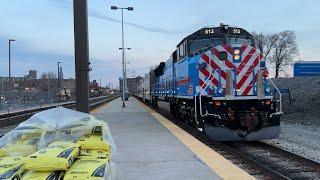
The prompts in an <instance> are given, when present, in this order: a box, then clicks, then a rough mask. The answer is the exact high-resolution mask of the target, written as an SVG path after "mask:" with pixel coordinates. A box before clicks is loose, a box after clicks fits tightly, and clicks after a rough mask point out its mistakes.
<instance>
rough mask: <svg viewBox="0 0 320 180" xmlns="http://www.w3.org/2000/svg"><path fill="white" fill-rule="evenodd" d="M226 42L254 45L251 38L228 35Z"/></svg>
mask: <svg viewBox="0 0 320 180" xmlns="http://www.w3.org/2000/svg"><path fill="white" fill-rule="evenodd" d="M227 43H228V44H246V45H250V46H254V43H253V40H252V39H251V38H240V37H229V38H227Z"/></svg>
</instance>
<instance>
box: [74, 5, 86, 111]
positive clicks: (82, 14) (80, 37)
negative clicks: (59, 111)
mask: <svg viewBox="0 0 320 180" xmlns="http://www.w3.org/2000/svg"><path fill="white" fill-rule="evenodd" d="M73 19H74V47H75V72H76V110H77V111H81V112H84V113H89V71H90V69H89V38H88V8H87V0H73Z"/></svg>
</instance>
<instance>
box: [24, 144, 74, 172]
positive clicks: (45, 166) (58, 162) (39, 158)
mask: <svg viewBox="0 0 320 180" xmlns="http://www.w3.org/2000/svg"><path fill="white" fill-rule="evenodd" d="M78 154H79V145H78V144H76V143H72V142H62V141H57V142H54V143H51V144H50V145H49V146H48V147H47V148H45V149H41V150H39V151H37V152H35V153H33V154H32V155H30V156H29V157H27V158H26V163H25V167H26V169H28V170H33V171H59V170H67V169H68V168H69V167H70V166H71V165H72V163H73V161H74V159H75V158H76V157H77V156H78Z"/></svg>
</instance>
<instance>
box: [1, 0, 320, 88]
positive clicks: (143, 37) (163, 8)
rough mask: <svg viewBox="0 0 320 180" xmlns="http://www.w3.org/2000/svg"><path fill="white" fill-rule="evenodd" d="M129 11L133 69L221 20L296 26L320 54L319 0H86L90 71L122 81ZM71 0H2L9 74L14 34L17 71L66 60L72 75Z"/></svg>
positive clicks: (251, 27)
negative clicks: (127, 8)
mask: <svg viewBox="0 0 320 180" xmlns="http://www.w3.org/2000/svg"><path fill="white" fill-rule="evenodd" d="M111 5H116V6H119V7H128V6H133V7H134V11H125V12H124V21H125V25H124V30H125V47H130V48H131V50H130V51H126V59H127V61H129V64H128V65H127V66H128V69H129V72H128V76H129V77H133V76H134V75H142V76H143V75H144V73H147V72H148V70H149V69H150V67H152V66H154V65H157V64H159V62H160V61H165V60H166V59H168V57H169V56H170V54H171V53H172V52H173V51H174V49H175V47H176V45H177V43H178V42H179V41H180V40H181V39H183V38H184V37H185V36H187V35H188V34H191V33H193V32H194V31H196V30H198V29H200V28H202V27H204V26H209V25H215V26H218V25H219V23H221V22H222V23H224V24H229V25H235V26H238V27H242V28H245V29H246V30H248V31H249V32H252V31H256V32H262V33H276V32H280V31H283V30H293V31H295V33H296V36H297V44H298V48H299V56H297V57H296V60H298V59H302V60H320V46H319V42H320V11H319V7H320V1H317V0H282V1H279V0H269V1H257V0H246V1H236V0H234V1H217V0H202V1H199V0H161V1H151V0H135V1H133V0H122V1H117V0H88V14H89V19H88V21H89V27H88V28H89V48H90V53H89V54H90V62H91V68H92V69H93V70H92V72H90V79H91V80H93V79H97V80H98V81H99V80H100V79H101V80H102V84H103V85H105V84H109V82H110V83H112V84H114V86H117V85H118V84H119V83H118V78H119V77H120V76H121V67H122V66H121V51H119V49H118V48H119V47H121V12H120V11H119V10H118V11H114V10H111V9H110V6H111ZM72 10H73V9H72V0H28V1H26V0H0V76H7V75H8V39H9V38H13V39H15V40H16V42H14V43H13V44H12V75H13V76H23V75H25V74H27V73H28V70H29V69H36V70H37V71H38V77H39V76H40V75H41V73H43V72H56V71H57V62H58V61H61V62H63V64H62V67H63V72H64V77H65V78H69V77H73V78H74V76H75V75H74V41H73V11H72Z"/></svg>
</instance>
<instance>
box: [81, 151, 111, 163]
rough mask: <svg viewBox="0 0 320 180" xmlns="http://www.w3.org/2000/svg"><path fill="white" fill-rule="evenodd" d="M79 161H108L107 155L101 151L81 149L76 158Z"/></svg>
mask: <svg viewBox="0 0 320 180" xmlns="http://www.w3.org/2000/svg"><path fill="white" fill-rule="evenodd" d="M78 158H80V159H88V158H89V159H105V160H106V162H108V161H109V153H108V152H107V151H103V150H87V149H81V150H80V154H79V156H78Z"/></svg>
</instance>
